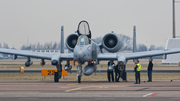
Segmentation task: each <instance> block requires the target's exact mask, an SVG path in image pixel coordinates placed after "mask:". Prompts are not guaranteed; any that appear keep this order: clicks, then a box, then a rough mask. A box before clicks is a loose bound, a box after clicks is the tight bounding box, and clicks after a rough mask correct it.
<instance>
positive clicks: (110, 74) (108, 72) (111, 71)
mask: <svg viewBox="0 0 180 101" xmlns="http://www.w3.org/2000/svg"><path fill="white" fill-rule="evenodd" d="M109 66H110V62H108V67H109ZM112 66H114V63H113V65H112ZM107 76H108V81H109V82H111V77H112V82H114V74H113V69H109V68H108V69H107Z"/></svg>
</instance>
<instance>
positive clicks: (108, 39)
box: [102, 33, 122, 52]
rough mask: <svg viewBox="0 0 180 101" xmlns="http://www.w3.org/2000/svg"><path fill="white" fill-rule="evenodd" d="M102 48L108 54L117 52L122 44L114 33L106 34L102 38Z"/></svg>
mask: <svg viewBox="0 0 180 101" xmlns="http://www.w3.org/2000/svg"><path fill="white" fill-rule="evenodd" d="M102 46H103V48H105V49H106V50H107V51H109V52H117V51H119V50H120V49H121V47H122V42H121V41H120V39H119V37H118V36H117V35H116V34H115V33H108V34H106V35H105V36H104V37H103V40H102Z"/></svg>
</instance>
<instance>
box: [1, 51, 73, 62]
mask: <svg viewBox="0 0 180 101" xmlns="http://www.w3.org/2000/svg"><path fill="white" fill-rule="evenodd" d="M0 53H3V54H10V55H17V56H25V57H33V58H38V59H47V60H51V59H52V58H53V57H60V58H61V59H62V60H67V59H71V60H73V54H72V53H63V54H57V53H56V54H55V53H41V52H31V51H25V50H15V49H4V48H0Z"/></svg>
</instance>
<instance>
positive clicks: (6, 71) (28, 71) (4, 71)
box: [0, 70, 180, 73]
mask: <svg viewBox="0 0 180 101" xmlns="http://www.w3.org/2000/svg"><path fill="white" fill-rule="evenodd" d="M126 72H127V73H134V71H133V70H126ZM152 72H153V73H180V70H153V71H152ZM0 73H20V70H0ZM24 73H41V70H24ZM71 73H77V70H71ZM96 73H107V70H100V71H96ZM141 73H147V70H141Z"/></svg>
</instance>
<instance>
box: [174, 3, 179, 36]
mask: <svg viewBox="0 0 180 101" xmlns="http://www.w3.org/2000/svg"><path fill="white" fill-rule="evenodd" d="M175 2H176V3H177V2H179V3H180V1H175V0H172V7H173V38H176V30H175Z"/></svg>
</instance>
